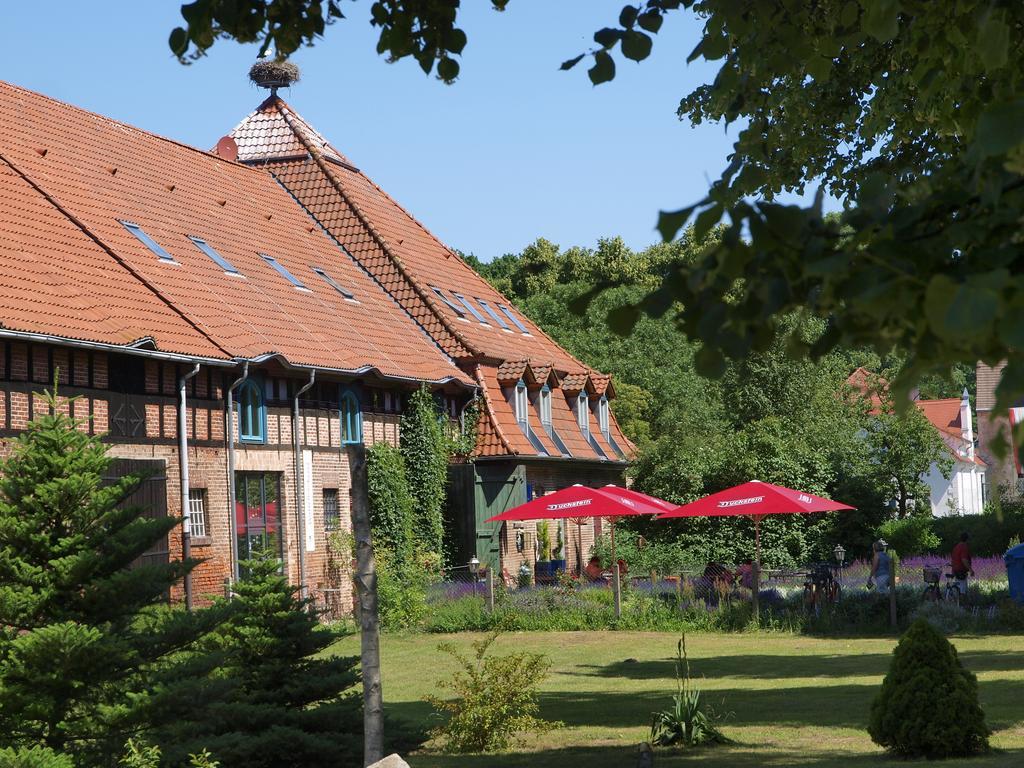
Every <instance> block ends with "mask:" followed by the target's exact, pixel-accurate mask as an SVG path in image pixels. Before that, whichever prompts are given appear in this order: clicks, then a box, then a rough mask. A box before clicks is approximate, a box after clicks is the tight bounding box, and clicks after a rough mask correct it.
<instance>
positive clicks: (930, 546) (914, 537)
mask: <svg viewBox="0 0 1024 768" xmlns="http://www.w3.org/2000/svg"><path fill="white" fill-rule="evenodd" d="M878 535H879V536H881V537H882V538H883V539H885V540H886V541H887V542H889V546H891V547H892V548H893V549H894V550H896V552H898V553H899V554H900V556H901V557H904V558H906V557H909V556H911V555H923V554H925V553H927V552H934V551H935V550H936V549H937V548H938V546H939V544H941V543H942V542H941V540H940V539H939V537H938V535H936V533H935V531H934V528H933V523H932V517H931V516H930V515H928V516H924V515H913V516H911V517H905V518H903V519H902V520H888V521H886V522H885V523H883V524H882V525H881V526H880V527H879V529H878Z"/></svg>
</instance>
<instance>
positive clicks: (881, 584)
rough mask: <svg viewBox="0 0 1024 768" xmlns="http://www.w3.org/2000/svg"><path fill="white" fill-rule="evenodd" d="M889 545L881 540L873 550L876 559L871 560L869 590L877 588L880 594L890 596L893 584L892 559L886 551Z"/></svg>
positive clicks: (873, 546)
mask: <svg viewBox="0 0 1024 768" xmlns="http://www.w3.org/2000/svg"><path fill="white" fill-rule="evenodd" d="M887 546H888V544H887V543H886V542H885V539H879V540H878V541H876V542H875V543H874V544H873V545H872V546H871V548H872V549H873V550H874V553H875V554H874V557H872V559H871V574H870V575H869V576H868V589H871V588H872V587H875V588H876V589H877V590H878V594H880V595H887V594H889V587H890V586H891V582H892V558H890V557H889V553H888V552H886V551H885V548H886V547H887Z"/></svg>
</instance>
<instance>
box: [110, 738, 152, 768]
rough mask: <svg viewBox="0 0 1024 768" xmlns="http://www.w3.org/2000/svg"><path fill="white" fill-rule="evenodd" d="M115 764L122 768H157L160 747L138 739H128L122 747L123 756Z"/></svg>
mask: <svg viewBox="0 0 1024 768" xmlns="http://www.w3.org/2000/svg"><path fill="white" fill-rule="evenodd" d="M117 764H118V765H120V766H123V768H159V766H160V747H157V746H154V745H153V744H147V743H146V742H145V741H142V740H140V739H128V741H127V743H125V745H124V754H123V755H121V759H120V760H118V761H117Z"/></svg>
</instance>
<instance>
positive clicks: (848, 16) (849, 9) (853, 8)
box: [839, 0, 860, 27]
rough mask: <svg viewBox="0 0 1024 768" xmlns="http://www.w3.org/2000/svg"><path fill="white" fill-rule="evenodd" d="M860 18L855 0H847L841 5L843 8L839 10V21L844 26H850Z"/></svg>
mask: <svg viewBox="0 0 1024 768" xmlns="http://www.w3.org/2000/svg"><path fill="white" fill-rule="evenodd" d="M858 18H860V8H859V7H858V6H857V3H856V2H855V0H849V2H848V3H847V4H846V5H844V6H843V10H841V11H840V12H839V23H840V24H841V25H842V26H844V27H852V26H853V25H854V24H855V23H856V22H857V19H858Z"/></svg>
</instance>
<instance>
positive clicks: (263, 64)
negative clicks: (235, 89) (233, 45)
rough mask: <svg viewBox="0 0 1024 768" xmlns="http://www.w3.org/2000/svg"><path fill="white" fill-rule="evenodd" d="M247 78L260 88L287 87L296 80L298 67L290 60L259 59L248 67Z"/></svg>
mask: <svg viewBox="0 0 1024 768" xmlns="http://www.w3.org/2000/svg"><path fill="white" fill-rule="evenodd" d="M249 79H250V80H252V81H253V82H254V83H256V85H258V86H259V87H260V88H287V87H288V86H290V85H291V84H292V83H295V82H298V79H299V68H298V67H297V66H295V65H294V64H292V63H291V62H290V61H276V60H270V59H261V60H260V61H257V62H256V63H255V64H253V65H252V67H251V68H250V69H249Z"/></svg>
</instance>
